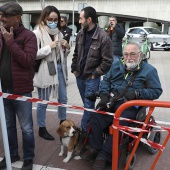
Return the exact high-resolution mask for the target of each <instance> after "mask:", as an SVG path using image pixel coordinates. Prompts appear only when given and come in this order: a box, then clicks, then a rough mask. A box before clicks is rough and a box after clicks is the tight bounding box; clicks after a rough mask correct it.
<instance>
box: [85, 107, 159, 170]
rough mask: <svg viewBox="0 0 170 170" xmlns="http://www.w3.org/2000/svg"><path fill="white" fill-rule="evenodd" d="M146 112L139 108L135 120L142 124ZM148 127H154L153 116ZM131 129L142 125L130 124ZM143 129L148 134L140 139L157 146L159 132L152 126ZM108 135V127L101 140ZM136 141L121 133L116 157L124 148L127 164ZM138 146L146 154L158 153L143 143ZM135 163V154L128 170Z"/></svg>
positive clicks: (144, 108) (129, 169)
mask: <svg viewBox="0 0 170 170" xmlns="http://www.w3.org/2000/svg"><path fill="white" fill-rule="evenodd" d="M147 110H148V108H147V107H145V106H142V107H139V108H138V113H137V115H136V119H135V120H136V121H140V122H144V121H145V119H146V117H147ZM148 125H156V121H155V118H154V117H153V116H150V118H149V121H148ZM110 126H111V125H110ZM131 127H137V128H142V124H138V123H131ZM145 129H146V130H148V132H149V133H146V132H145V133H143V136H142V138H144V139H146V140H150V141H152V142H155V143H157V144H159V143H160V141H161V132H160V131H159V130H160V129H159V128H155V127H152V126H146V128H145ZM89 133H90V131H89ZM132 134H133V135H136V136H138V134H139V132H133V133H132ZM109 135H110V134H109V126H108V127H107V128H106V129H104V131H103V138H104V139H105V140H106V139H107V137H108V136H109ZM89 136H90V134H89V135H88V137H89ZM136 140H137V139H134V138H132V137H129V136H128V135H126V134H124V133H121V135H120V137H119V151H118V152H119V153H118V156H119V158H120V156H121V153H122V150H123V147H124V146H125V147H126V151H125V155H126V163H127V162H128V159H129V157H130V154H131V151H132V149H133V147H134V145H135V142H136ZM140 145H144V146H145V148H146V150H147V151H148V153H150V154H152V155H153V154H156V153H157V152H158V149H157V148H153V147H151V146H148V145H146V144H143V143H140ZM119 160H120V159H119ZM135 162H136V153H135V154H134V156H133V158H132V160H131V163H130V165H129V168H128V170H132V169H133V168H134V166H135ZM119 164H120V163H119Z"/></svg>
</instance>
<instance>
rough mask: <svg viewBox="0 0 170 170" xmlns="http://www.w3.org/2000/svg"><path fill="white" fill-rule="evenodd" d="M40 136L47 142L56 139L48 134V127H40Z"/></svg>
mask: <svg viewBox="0 0 170 170" xmlns="http://www.w3.org/2000/svg"><path fill="white" fill-rule="evenodd" d="M39 136H40V137H42V138H44V139H46V140H54V137H53V136H51V135H50V134H49V133H48V132H47V129H46V127H39Z"/></svg>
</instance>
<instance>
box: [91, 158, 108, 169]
mask: <svg viewBox="0 0 170 170" xmlns="http://www.w3.org/2000/svg"><path fill="white" fill-rule="evenodd" d="M105 168H106V160H105V159H104V158H102V157H99V156H98V157H97V158H96V160H95V161H94V164H93V169H96V170H105Z"/></svg>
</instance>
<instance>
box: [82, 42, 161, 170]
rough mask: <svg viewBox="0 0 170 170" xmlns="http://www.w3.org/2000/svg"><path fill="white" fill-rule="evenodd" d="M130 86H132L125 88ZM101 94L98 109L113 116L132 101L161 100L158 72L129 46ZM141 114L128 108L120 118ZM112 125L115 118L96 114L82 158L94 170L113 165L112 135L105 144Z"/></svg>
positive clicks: (102, 85) (105, 79)
mask: <svg viewBox="0 0 170 170" xmlns="http://www.w3.org/2000/svg"><path fill="white" fill-rule="evenodd" d="M132 77H133V80H132ZM129 82H131V83H129ZM128 83H129V84H130V86H128V88H126V87H127V84H128ZM125 89H126V90H125ZM123 91H124V92H123ZM123 93H124V94H123ZM99 94H100V99H101V100H100V102H99V103H98V107H99V108H100V109H101V108H102V110H105V111H110V112H115V111H116V109H117V108H118V107H119V106H120V105H122V104H123V103H124V102H126V101H129V100H135V99H141V100H155V99H158V98H159V96H160V95H161V94H162V88H161V83H160V80H159V77H158V74H157V70H156V68H154V67H153V66H152V65H150V64H148V63H147V62H144V61H142V52H141V49H140V46H139V45H138V44H136V43H129V44H128V45H127V46H126V47H125V50H124V52H123V59H120V58H116V57H115V58H114V62H113V64H112V67H111V69H110V70H109V72H108V73H107V74H106V75H105V76H104V77H103V80H102V81H101V83H100V88H99ZM109 102H110V104H109V105H108V103H109ZM108 106H109V108H108ZM138 110H139V107H137V106H132V107H129V108H127V109H126V110H124V111H123V113H122V114H121V117H124V118H129V119H135V118H136V114H137V112H138ZM112 121H113V117H112V116H110V115H104V114H99V113H95V114H94V116H93V118H92V119H91V121H90V127H91V135H90V140H89V142H90V150H88V151H86V152H85V153H83V154H82V155H81V157H82V158H83V159H87V160H90V161H94V164H93V168H94V169H98V170H104V169H105V166H106V163H107V162H110V163H111V160H112V135H110V136H109V137H108V138H107V139H106V141H105V142H104V139H103V130H104V129H105V128H106V127H108V126H110V125H111V124H112V123H113V122H112ZM120 125H122V126H130V122H126V121H120Z"/></svg>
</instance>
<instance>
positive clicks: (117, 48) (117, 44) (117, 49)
mask: <svg viewBox="0 0 170 170" xmlns="http://www.w3.org/2000/svg"><path fill="white" fill-rule="evenodd" d="M107 32H108V34H109V36H110V38H111V40H112V46H113V55H118V56H122V39H123V37H124V36H125V31H124V29H123V28H121V27H120V26H119V25H118V24H116V26H115V28H114V32H113V33H111V32H110V28H108V29H107ZM110 34H111V35H110Z"/></svg>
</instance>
